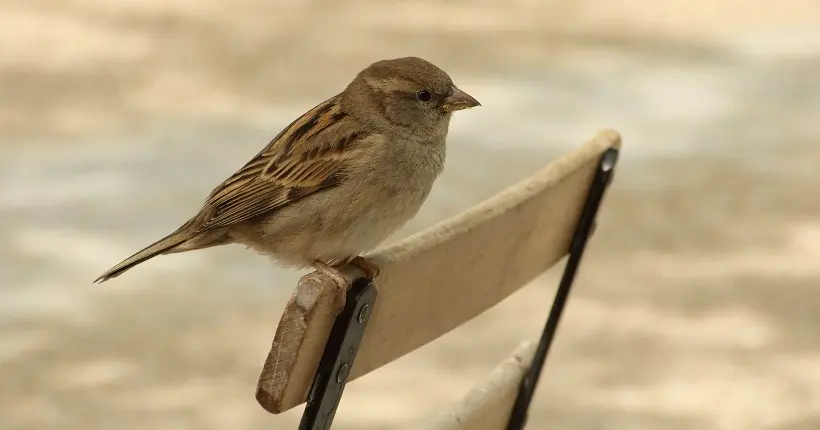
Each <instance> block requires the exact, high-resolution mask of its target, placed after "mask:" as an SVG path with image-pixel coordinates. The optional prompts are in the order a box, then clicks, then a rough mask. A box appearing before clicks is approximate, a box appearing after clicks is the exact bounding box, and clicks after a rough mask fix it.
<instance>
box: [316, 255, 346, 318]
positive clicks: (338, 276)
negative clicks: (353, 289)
mask: <svg viewBox="0 0 820 430" xmlns="http://www.w3.org/2000/svg"><path fill="white" fill-rule="evenodd" d="M313 268H314V269H316V271H317V272H319V273H321V274H323V275H325V276H327V277H328V278H330V279H332V280H333V282H335V283H336V286H338V287H339V297H340V299H339V300H340V301H341V302H340V305H339V309H340V311H341V309H344V307H345V303H346V302H347V288H348V286H349V285H351V284H352V280H351V279H349V278H348V277H347V276H345V275H344V274H343V273H342V272H340V271H339V269H337V268H335V267H333V266H331V265H329V264H327V263H324V262H322V261H319V260H316V261H314V262H313Z"/></svg>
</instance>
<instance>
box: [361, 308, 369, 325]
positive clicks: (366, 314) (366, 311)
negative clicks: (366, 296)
mask: <svg viewBox="0 0 820 430" xmlns="http://www.w3.org/2000/svg"><path fill="white" fill-rule="evenodd" d="M369 316H370V305H364V306H362V309H361V310H360V311H359V324H364V322H365V321H367V317H369Z"/></svg>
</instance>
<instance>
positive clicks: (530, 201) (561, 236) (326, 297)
mask: <svg viewBox="0 0 820 430" xmlns="http://www.w3.org/2000/svg"><path fill="white" fill-rule="evenodd" d="M620 144H621V139H620V135H619V134H618V133H617V132H616V131H614V130H604V131H601V132H599V133H598V134H597V135H596V136H595V137H594V138H593V139H592V140H590V141H588V142H586V143H585V144H583V145H582V146H581V147H580V148H578V149H577V150H576V151H574V152H572V153H569V154H567V155H565V156H563V157H561V158H559V159H558V160H556V161H554V162H552V163H550V164H549V165H548V166H547V167H545V168H543V169H542V170H540V171H538V172H537V173H535V174H534V175H532V176H531V177H530V178H528V179H526V180H524V181H522V182H520V183H518V184H517V185H514V186H512V187H510V188H509V189H507V190H505V191H503V192H501V193H499V194H498V195H496V196H495V197H492V198H490V199H488V200H486V201H484V202H483V203H481V204H479V205H477V206H475V207H473V208H472V209H470V210H468V211H466V212H464V213H462V214H460V215H458V216H455V217H454V218H452V219H449V220H446V221H444V222H441V223H440V224H438V225H436V226H433V227H431V228H429V229H427V230H425V231H422V232H420V233H418V234H416V235H413V236H411V237H408V238H407V239H405V240H402V241H400V242H399V243H396V244H395V245H392V246H389V247H387V248H385V249H382V250H380V251H377V252H375V253H374V254H371V255H368V259H369V260H370V261H372V262H373V263H375V264H376V265H378V266H379V267H380V269H381V273H380V274H379V276H377V277H376V279H375V280H368V279H365V278H363V277H361V272H360V271H359V270H358V269H357V268H355V267H353V266H349V267H345V268H343V271H344V272H345V273H346V274H347V275H349V278H350V279H354V280H355V281H353V282H351V285H347V286H346V287H347V288H346V290H343V289H340V287H339V285H338V284H336V282H334V281H333V280H331V279H330V278H328V277H326V276H324V275H322V274H320V273H317V272H313V273H310V274H308V275H305V276H304V277H302V279H300V280H299V283H298V285H297V287H296V290H295V291H294V293H293V296H292V297H291V299H290V301H289V302H288V304H287V305H286V307H285V310H284V313H283V315H282V318H281V320H280V322H279V326H278V327H277V330H276V334H275V335H274V338H273V343H272V345H271V350H270V353H269V354H268V357H267V359H266V361H265V364H264V366H263V369H262V372H261V374H260V377H259V383H258V386H257V391H256V399H257V401H258V402H259V404H260V405H261V406H262V407H263V408H264V409H265V410H267V411H268V412H270V413H273V414H278V413H281V412H283V411H286V410H288V409H291V408H293V407H295V406H297V405H300V404H302V403H304V402H307V405H306V407H305V411H304V413H303V416H302V420H301V423H300V426H299V429H302V430H319V429H329V428H330V427H331V424H332V422H333V417H334V415H335V413H336V409H337V407H339V405H340V401H341V398H342V393H343V391H344V387H345V385H346V384H347V383H349V382H351V381H353V380H355V379H357V378H359V377H362V376H365V375H367V374H368V373H370V372H373V371H377V370H378V369H379V368H380V367H382V366H384V365H386V364H388V363H390V362H392V361H394V360H396V359H398V358H400V357H402V356H404V355H405V354H408V353H411V352H412V351H414V350H416V349H417V348H419V347H421V346H423V345H425V344H427V343H429V342H431V341H433V340H435V339H437V338H439V337H440V336H442V335H444V334H445V333H447V332H449V331H451V330H453V329H455V328H456V327H458V326H459V325H461V324H463V323H465V322H467V321H468V320H470V319H472V318H474V317H476V316H477V315H479V314H480V313H482V312H484V311H486V310H487V309H489V308H491V307H492V306H494V305H495V304H497V303H499V302H501V301H502V300H504V299H505V298H507V297H508V296H509V295H511V294H513V293H514V292H516V291H517V290H519V289H520V288H522V287H523V286H524V285H526V284H527V283H529V282H530V281H532V280H533V279H534V278H535V277H537V276H538V275H540V274H541V273H543V272H544V271H546V270H547V269H549V268H550V267H552V266H554V265H556V264H557V263H558V262H559V261H561V260H562V259H563V258H564V257H565V256H567V255H568V258H567V261H566V264H565V268H564V274H563V277H562V279H561V283H560V285H559V287H558V290H557V292H556V296H555V300H554V302H553V304H552V307H551V308H550V307H548V306H547V304H546V303H545V304H544V308H545V315H546V313H547V310H548V309H549V314H548V316H546V317H545V318H546V324H545V328H544V331H543V333H542V336H541V339H540V340H539V341H538V343H537V344H536V343H530V342H524V343H523V344H522V345H521V346H520V347H519V348H518V349H517V350H516V351H515V352H514V353H513V355H512V357H510V358H509V359H507V360H505V361H504V362H503V363H501V364H500V365H499V367H498V368H496V369H495V370H494V371H493V372H492V373H491V374H490V375H489V377H488V378H487V379H486V380H485V381H483V382H480V383H479V384H478V385H477V386H476V387H475V388H474V389H473V390H472V391H471V392H470V393H468V394H467V395H466V397H465V398H464V399H462V401H461V402H460V403H458V404H457V405H453V406H452V408H451V409H450V410H446V411H442V414H441V415H440V416H438V417H436V419H434V420H433V421H431V422H429V423H428V424H427V427H423V428H427V429H431V430H433V429H434V430H456V429H470V430H502V429H509V430H519V429H522V428H524V426H525V424H526V417H527V409H528V407H529V404H530V401H531V399H532V395H533V392H534V390H535V387H536V384H537V381H538V379H539V377H540V374H541V369H542V366H543V364H544V360H545V358H546V356H547V352H548V350H549V346H550V343H551V341H552V338H553V336H554V334H555V330H556V327H557V325H558V321H559V319H560V316H561V311H562V310H563V308H564V305H565V303H566V300H567V297H568V294H569V291H570V287H571V285H572V281H573V279H574V276H575V273H576V271H577V269H578V265H579V263H580V259H581V256H582V254H583V251H584V247H585V245H586V242H587V239H588V237H589V236H590V234H591V233H592V231H593V229H594V227H595V216H596V213H597V211H598V207H599V205H600V203H601V201H602V198H603V196H604V192H605V191H606V189H607V187H608V185H609V184H610V182H611V180H612V177H613V173H614V168H615V164H616V162H617V158H618V151H619V149H620Z"/></svg>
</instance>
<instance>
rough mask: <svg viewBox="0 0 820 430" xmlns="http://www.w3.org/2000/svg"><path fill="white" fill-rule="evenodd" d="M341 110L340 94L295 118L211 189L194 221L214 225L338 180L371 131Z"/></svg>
mask: <svg viewBox="0 0 820 430" xmlns="http://www.w3.org/2000/svg"><path fill="white" fill-rule="evenodd" d="M369 134H370V133H369V132H368V131H366V130H365V129H364V128H363V127H362V126H361V124H360V123H359V122H358V121H357V120H356V119H355V118H353V117H351V116H349V115H347V114H345V113H344V112H342V110H341V108H340V106H339V96H335V97H333V98H330V99H328V100H327V101H325V102H323V103H321V104H320V105H318V106H316V107H314V108H313V109H311V110H309V111H307V112H306V113H305V114H304V115H302V116H301V117H299V118H298V119H296V121H294V122H292V123H291V124H290V125H288V126H287V127H286V128H285V129H284V130H282V131H281V132H280V133H279V135H277V136H276V137H275V138H273V140H272V141H271V142H270V143H269V144H268V145H267V146H266V147H265V148H264V149H262V151H260V152H259V153H258V154H257V155H256V156H255V157H253V158H252V159H251V160H250V161H249V162H248V163H247V164H245V166H243V167H242V168H241V169H239V171H237V172H236V173H234V174H233V175H232V176H231V177H230V178H228V179H227V180H226V181H225V182H223V183H222V184H220V185H219V186H218V187H217V188H216V189H214V190H213V191H212V192H211V194H210V195H209V196H208V198H207V200H206V201H205V205H204V206H203V208H202V210H201V211H200V212H199V214H197V216H196V217H194V219H192V220H191V221H192V223H193V224H194V226H193V227H194V229H195V230H196V231H197V232H204V231H208V230H214V229H218V228H222V227H227V226H230V225H234V224H237V223H241V222H243V221H247V220H249V219H252V218H254V217H257V216H259V215H262V214H266V213H270V212H271V211H274V210H276V209H279V208H282V207H284V206H287V205H289V204H291V203H293V202H294V201H296V200H299V199H301V198H303V197H306V196H309V195H311V194H313V193H316V192H318V191H320V190H323V189H327V188H329V187H333V186H336V185H338V184H339V183H340V182H341V181H342V180H343V179H344V175H345V168H346V166H347V165H348V164H349V162H350V159H351V156H352V155H353V154H354V153H355V152H356V151H355V149H356V147H357V145H358V144H360V143H361V141H362V140H363V139H365V138H366V137H368V136H369Z"/></svg>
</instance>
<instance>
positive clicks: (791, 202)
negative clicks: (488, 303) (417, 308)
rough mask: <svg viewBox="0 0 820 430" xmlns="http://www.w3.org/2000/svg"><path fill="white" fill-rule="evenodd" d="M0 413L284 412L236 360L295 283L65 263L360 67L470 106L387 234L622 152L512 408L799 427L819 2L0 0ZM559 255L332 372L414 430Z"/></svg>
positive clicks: (106, 248)
mask: <svg viewBox="0 0 820 430" xmlns="http://www.w3.org/2000/svg"><path fill="white" fill-rule="evenodd" d="M0 52H2V53H3V55H0V237H2V245H1V246H0V373H2V377H0V427H2V428H3V429H9V430H18V429H20V430H23V429H25V430H28V429H67V430H75V429H76V430H80V429H82V430H94V429H110V428H119V429H123V430H127V429H131V428H133V429H137V428H139V429H144V428H151V429H157V430H162V429H186V428H191V429H198V430H205V429H270V428H277V429H278V428H295V427H296V423H297V422H298V419H299V414H300V410H299V409H297V410H294V411H290V412H288V413H286V414H283V415H281V416H270V415H268V414H266V413H265V412H264V411H263V410H262V409H261V408H259V407H258V405H257V404H256V403H255V401H254V399H253V391H254V388H255V383H256V378H257V376H258V371H259V368H260V366H261V364H262V361H263V359H264V357H265V354H266V352H267V348H268V346H269V345H270V338H271V336H272V334H273V329H274V328H275V325H276V323H277V321H278V318H279V315H280V312H281V309H282V307H283V305H284V303H285V300H286V299H287V297H288V296H289V294H290V290H291V288H292V286H293V285H294V282H295V280H296V279H297V277H298V275H299V274H298V273H290V272H287V271H284V270H280V269H277V268H274V267H272V266H271V265H269V264H268V263H267V262H266V261H264V260H263V259H262V258H260V257H258V256H255V255H253V254H250V253H247V252H246V251H244V250H242V249H239V248H238V247H234V248H225V249H213V250H208V251H202V252H199V253H193V254H189V255H179V256H173V257H165V258H161V259H158V260H155V261H152V262H151V263H150V264H146V265H145V266H144V267H142V268H140V269H135V270H134V271H133V272H129V274H128V276H127V277H123V278H119V279H117V281H116V283H111V284H105V286H104V288H100V287H95V286H92V285H91V284H90V281H91V280H92V279H93V278H94V277H96V275H98V274H99V272H101V271H102V270H104V269H105V268H107V267H108V266H110V265H111V264H113V263H115V262H116V261H119V259H120V258H121V257H125V256H127V255H129V254H130V253H131V252H133V251H134V250H136V249H137V248H138V247H140V246H142V245H144V244H146V243H148V242H150V241H151V240H152V239H154V238H156V237H158V236H160V235H162V234H165V233H166V232H167V231H168V230H170V229H172V228H174V227H176V225H177V224H178V223H179V222H180V221H182V220H183V219H185V217H186V216H187V215H188V214H189V213H190V212H191V211H193V210H195V208H196V207H197V206H198V204H199V202H200V201H201V199H202V198H203V196H204V195H205V194H206V193H207V191H209V190H210V188H211V187H212V186H213V185H214V184H216V183H217V182H218V181H219V180H221V179H222V178H223V177H224V176H226V175H227V174H229V173H230V172H232V171H233V170H235V168H236V167H237V166H238V165H240V163H242V162H244V161H245V159H246V158H247V157H248V156H250V155H252V154H253V153H255V152H256V151H257V150H258V148H259V147H260V146H262V145H263V144H264V142H266V141H267V139H269V138H270V136H272V135H273V134H275V133H276V131H278V129H279V128H280V127H282V126H283V125H285V124H286V123H287V122H289V120H290V119H292V118H293V117H294V116H295V115H298V114H299V113H300V112H302V111H304V110H305V109H306V108H308V107H310V106H312V105H313V104H315V103H316V102H318V101H319V100H321V98H323V97H326V96H328V95H330V94H332V93H333V92H334V91H336V90H338V89H339V88H340V87H341V86H342V85H344V84H345V83H346V81H347V80H348V79H349V78H350V77H351V76H352V74H353V73H355V72H356V71H357V70H358V69H360V68H361V67H362V66H363V65H365V64H367V63H368V62H370V61H373V60H376V59H380V58H383V57H394V56H401V55H408V54H413V55H420V56H423V57H426V58H429V59H431V60H432V61H434V62H436V63H437V64H440V65H441V66H442V67H443V68H445V69H447V70H448V72H450V74H451V75H452V76H453V77H454V79H455V80H456V82H457V83H459V85H460V86H461V87H462V88H464V89H466V90H468V91H469V92H470V93H472V94H473V95H475V96H476V97H477V98H479V99H480V100H481V101H482V103H483V105H484V106H482V108H481V110H475V111H474V112H473V111H471V112H467V113H464V115H461V116H459V117H458V118H456V120H455V121H454V124H453V129H452V131H451V147H450V149H449V151H450V153H449V159H448V163H449V164H448V168H447V172H446V173H445V175H444V176H443V177H442V179H441V180H440V182H439V184H438V185H437V187H436V189H435V191H434V193H433V195H431V198H430V201H429V204H428V205H427V206H426V207H425V208H424V210H423V211H422V213H421V214H420V216H419V218H418V219H417V220H415V221H414V222H413V223H411V225H409V226H408V227H407V228H406V229H404V230H403V231H402V232H401V233H400V235H402V234H407V233H408V232H411V231H415V230H418V229H420V228H423V227H425V226H428V225H430V224H432V223H434V222H436V221H438V220H440V219H442V218H444V217H446V216H449V215H452V214H455V213H457V212H459V211H461V210H464V209H466V208H468V207H469V206H471V205H472V204H475V203H476V202H478V201H480V200H482V199H483V198H486V197H487V196H489V195H492V194H493V193H495V192H497V191H499V190H501V189H503V188H504V187H505V186H507V185H509V184H511V183H513V182H514V181H516V180H519V179H521V178H524V177H526V176H527V174H528V173H530V172H532V171H534V170H535V169H537V168H538V167H540V166H541V165H543V164H545V163H546V162H548V161H549V160H551V159H553V158H554V157H556V156H558V155H559V154H560V153H562V152H564V151H567V150H569V149H570V148H572V147H573V146H575V145H576V144H577V143H579V142H580V141H581V140H583V139H585V138H587V137H589V136H591V135H592V134H594V132H595V131H596V130H598V129H600V128H603V127H610V126H612V127H615V128H617V129H619V130H620V131H621V132H622V133H623V135H624V138H625V150H624V153H623V159H622V162H621V165H620V169H619V171H618V176H617V178H616V181H615V185H614V187H613V189H612V190H611V193H610V195H609V197H608V199H607V202H606V206H605V208H604V210H603V212H602V214H601V224H600V227H599V229H598V232H597V233H596V236H595V238H594V241H593V242H592V244H591V248H590V250H589V253H588V254H587V256H586V257H585V261H584V264H583V270H582V274H581V276H580V278H579V279H578V282H577V284H576V290H575V294H574V296H573V297H572V298H571V301H570V305H569V308H568V309H567V313H566V317H565V319H564V320H563V322H562V325H561V329H560V333H559V336H558V338H557V341H556V344H555V347H554V355H553V356H552V357H551V358H550V361H549V365H548V366H547V367H546V370H545V373H544V377H543V380H542V382H541V385H540V389H539V394H538V397H537V399H536V402H535V405H534V406H533V411H532V417H531V423H530V428H533V429H547V428H555V429H558V428H561V429H579V430H580V429H597V428H612V429H630V430H632V429H658V428H663V429H681V430H682V429H692V428H697V429H703V430H713V429H714V430H738V429H742V430H757V429H761V430H762V429H784V430H809V429H811V430H813V429H817V428H818V427H820V338H819V335H820V329H819V328H818V327H820V295H818V294H817V288H818V286H820V263H819V262H820V216H818V214H820V198H818V196H820V194H818V187H817V184H818V183H820V173H818V171H817V169H816V165H817V162H818V161H820V146H819V145H818V140H820V123H818V122H817V118H820V75H818V73H817V70H818V68H820V5H818V4H817V3H816V2H812V1H809V0H804V1H799V0H783V1H779V2H777V4H776V5H774V4H772V3H771V2H764V1H762V0H761V1H758V0H747V1H741V0H726V1H702V0H697V1H682V0H681V1H678V0H662V1H655V2H647V1H646V0H606V1H593V0H582V1H576V2H572V3H564V2H553V1H547V2H539V1H526V0H518V1H508V2H506V3H504V4H503V5H502V4H501V3H500V2H490V1H472V2H468V1H457V0H452V1H438V2H433V1H413V2H410V1H378V2H377V1H366V0H358V1H356V2H350V3H344V4H342V3H341V2H338V3H337V2H321V1H300V2H296V1H291V2H281V1H280V2H268V1H261V0H243V1H237V2H225V1H217V0H197V1H194V0H173V1H156V0H147V1H146V0H143V1H140V2H137V1H120V2H111V1H101V0H60V1H49V0H0ZM558 276H559V270H553V271H551V272H549V273H547V274H545V275H544V276H543V277H542V278H541V279H539V280H538V281H537V282H534V283H533V284H532V285H530V286H528V287H527V288H526V289H524V290H523V291H521V292H520V293H518V294H516V295H514V296H513V297H511V298H510V299H509V300H507V301H506V302H504V303H502V304H501V305H499V306H498V307H496V308H494V309H492V310H491V311H489V312H487V313H486V314H484V315H482V316H481V317H479V318H477V319H476V320H474V321H471V322H470V323H468V324H466V325H464V326H463V327H461V328H459V329H457V330H456V331H454V332H453V333H451V334H448V335H447V336H445V337H443V338H442V339H439V340H438V341H436V342H434V343H432V344H430V345H428V346H426V347H424V348H422V349H421V350H419V351H417V352H415V353H413V354H411V355H409V356H407V357H405V358H403V359H401V360H399V361H397V362H395V363H392V364H390V365H389V366H387V367H385V368H383V369H380V370H379V371H377V372H375V373H373V374H371V375H369V376H367V377H366V378H363V379H361V380H359V381H357V382H355V383H353V384H351V385H350V386H349V387H348V388H347V391H346V395H345V399H344V401H343V403H342V405H341V408H340V410H339V413H338V414H337V420H336V426H334V428H338V429H340V430H344V429H412V428H415V427H414V425H417V423H419V422H422V421H424V420H425V419H427V418H428V417H430V416H432V415H434V414H436V413H437V412H439V411H441V410H443V409H444V408H446V405H447V404H448V402H453V401H455V400H456V399H458V398H459V397H460V396H462V395H463V394H464V393H465V392H466V391H467V390H468V389H469V388H470V386H471V385H472V384H473V383H474V382H476V381H477V380H478V379H480V378H481V377H483V376H484V375H486V374H487V373H488V372H489V371H490V370H491V369H492V367H493V366H494V365H495V363H497V362H499V361H500V360H502V359H503V358H504V357H505V356H506V355H507V354H508V353H510V352H511V351H512V350H513V349H514V348H515V346H516V345H517V344H518V342H520V341H521V340H523V339H528V338H535V337H536V336H537V334H538V331H539V330H540V328H541V325H542V324H543V321H544V319H545V317H546V309H547V307H548V304H549V302H550V301H551V297H552V294H553V293H554V287H555V285H556V283H557V279H558Z"/></svg>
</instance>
